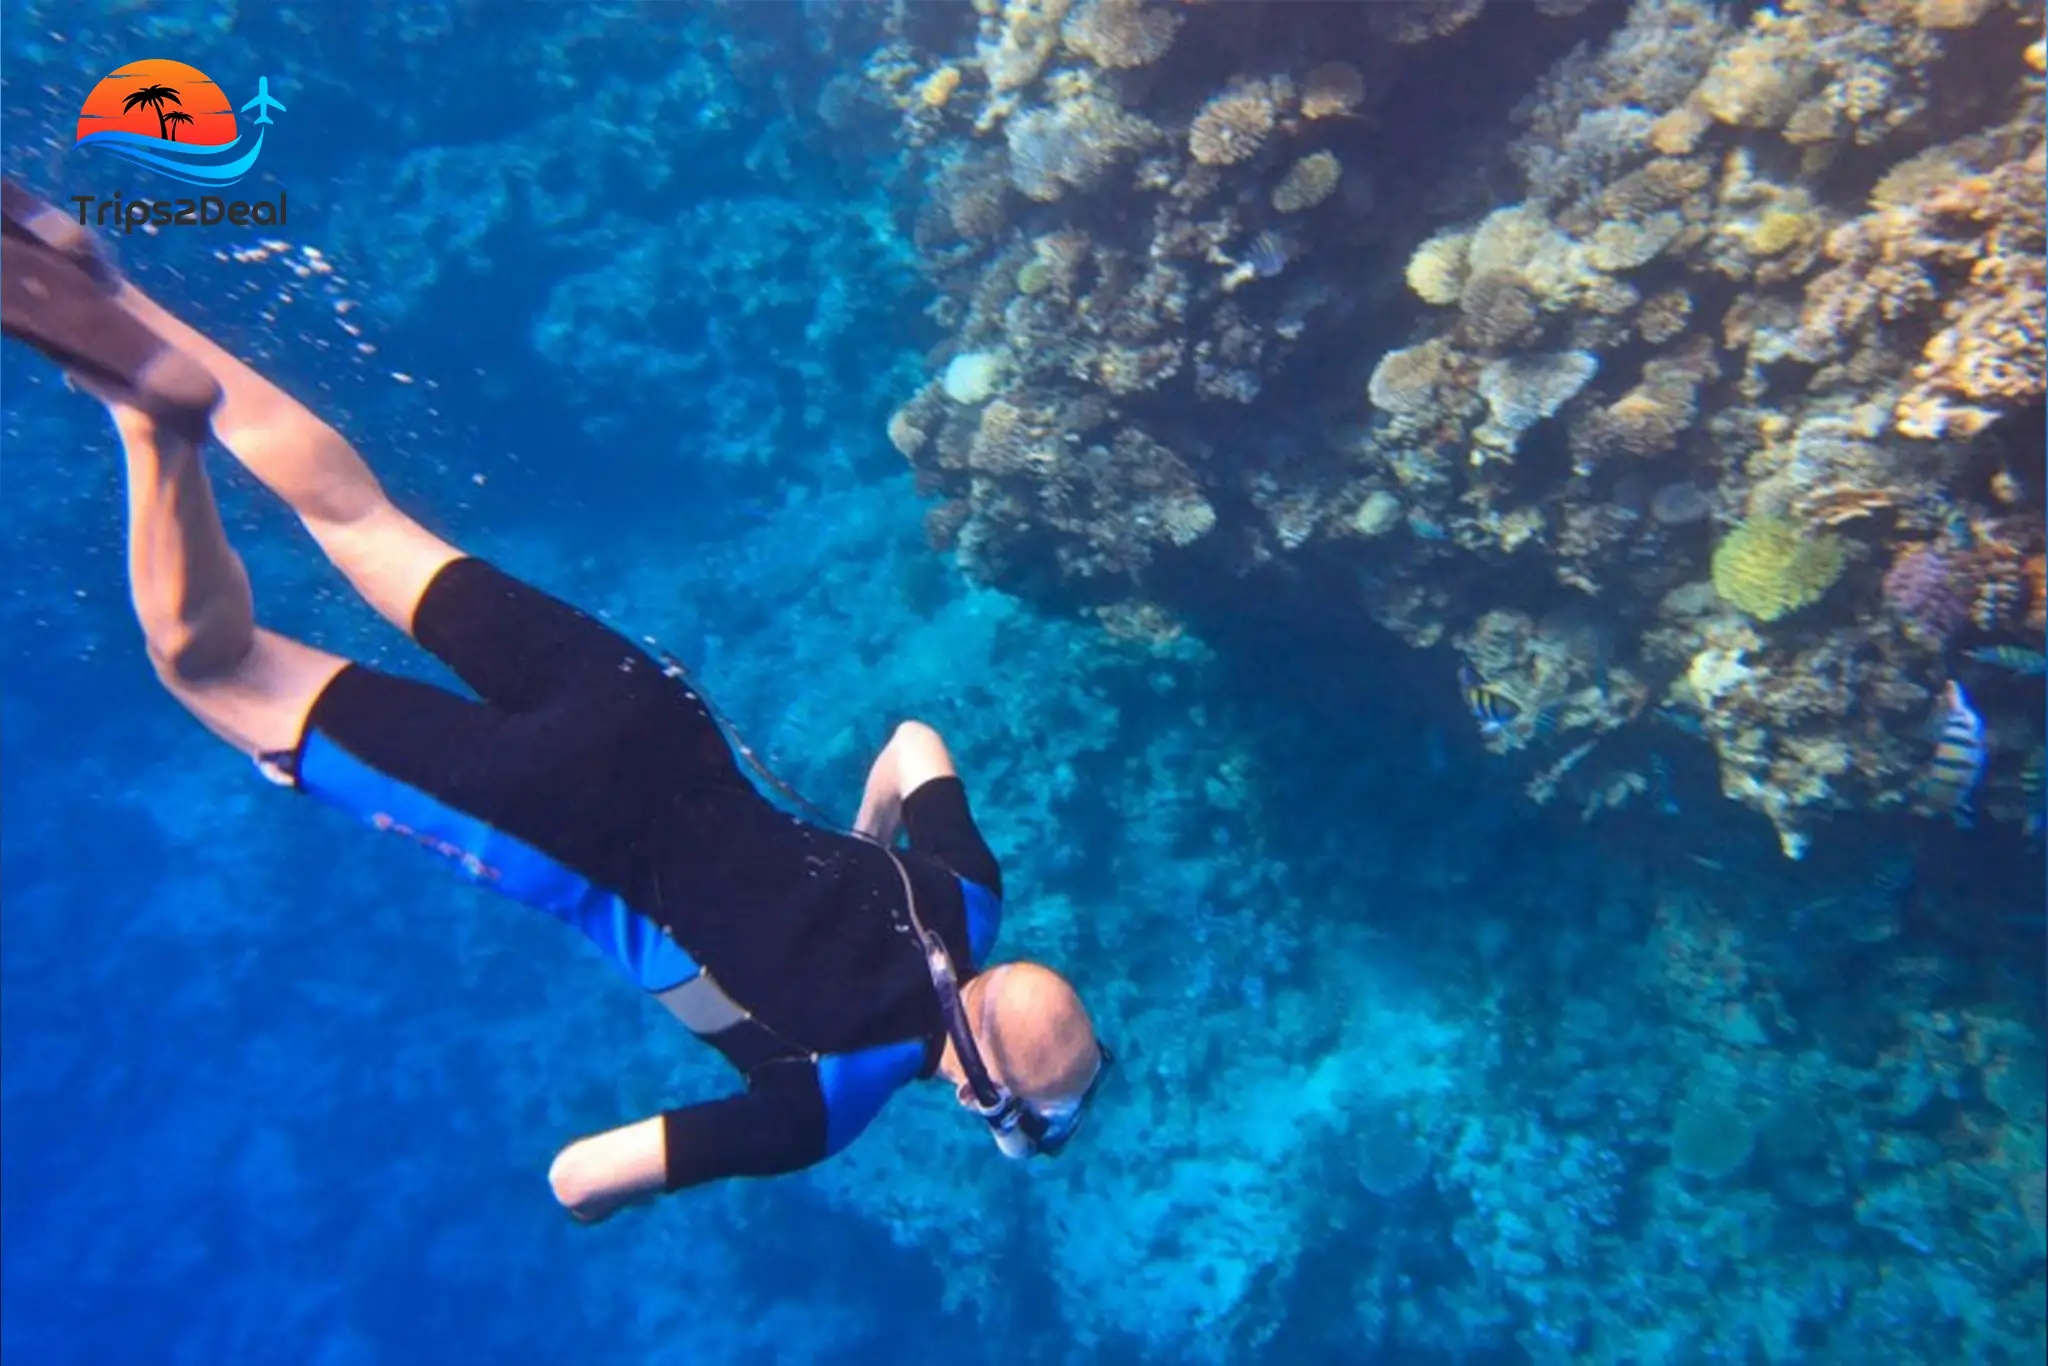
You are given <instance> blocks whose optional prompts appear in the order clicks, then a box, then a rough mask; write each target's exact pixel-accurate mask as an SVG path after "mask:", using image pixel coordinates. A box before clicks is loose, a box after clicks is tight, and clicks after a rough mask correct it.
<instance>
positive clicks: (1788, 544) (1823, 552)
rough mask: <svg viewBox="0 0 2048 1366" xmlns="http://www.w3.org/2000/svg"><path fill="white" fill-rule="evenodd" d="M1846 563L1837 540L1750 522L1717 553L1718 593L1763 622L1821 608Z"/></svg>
mask: <svg viewBox="0 0 2048 1366" xmlns="http://www.w3.org/2000/svg"><path fill="white" fill-rule="evenodd" d="M1847 563H1848V553H1847V548H1846V547H1845V546H1844V545H1843V544H1842V539H1841V538H1840V537H1839V536H1834V535H1830V534H1827V533H1822V534H1821V535H1818V536H1814V535H1808V534H1806V533H1804V532H1802V531H1801V530H1800V528H1798V527H1796V526H1794V525H1793V524H1792V523H1790V522H1787V521H1784V520H1782V519H1780V518H1776V517H1752V518H1750V519H1749V520H1748V521H1747V522H1744V523H1742V524H1741V525H1740V526H1738V527H1736V528H1735V529H1734V530H1732V531H1730V532H1729V533H1728V534H1727V535H1726V536H1725V537H1723V538H1722V540H1721V544H1720V545H1719V546H1717V547H1715V549H1714V590H1715V591H1716V592H1718V593H1719V594H1720V595H1721V596H1722V597H1724V598H1726V599H1727V600H1728V601H1729V602H1731V603H1733V604H1734V605H1735V606H1737V607H1739V608H1741V609H1742V610H1743V611H1745V612H1747V613H1749V615H1751V616H1753V617H1755V618H1756V619H1757V620H1759V621H1776V620H1777V619H1778V618H1779V617H1782V616H1784V615H1785V614H1786V613H1788V612H1795V611H1797V610H1798V609H1800V608H1802V607H1805V606H1808V605H1809V604H1811V603H1815V602H1818V601H1819V600H1820V598H1821V595H1822V594H1824V593H1826V592H1827V591H1828V589H1829V588H1831V587H1833V586H1834V582H1835V580H1836V579H1838V578H1840V577H1841V576H1842V569H1843V567H1844V566H1845V565H1846V564H1847Z"/></svg>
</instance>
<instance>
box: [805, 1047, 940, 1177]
mask: <svg viewBox="0 0 2048 1366" xmlns="http://www.w3.org/2000/svg"><path fill="white" fill-rule="evenodd" d="M923 1066H924V1044H922V1043H921V1042H919V1041H918V1040H916V1039H908V1040H905V1041H904V1042H902V1043H885V1044H878V1045H877V1046H875V1047H873V1048H863V1049H862V1050H861V1051H860V1052H858V1053H827V1054H826V1055H825V1056H823V1057H821V1058H819V1059H818V1089H819V1090H821V1091H823V1092H824V1093H825V1155H826V1156H827V1157H830V1156H831V1155H832V1154H833V1153H836V1152H838V1151H839V1150H840V1149H841V1148H844V1147H845V1146H846V1145H847V1144H849V1143H851V1142H853V1140H855V1139H856V1138H859V1137H860V1135H861V1131H862V1130H863V1129H865V1128H867V1127H868V1125H869V1124H871V1123H873V1122H874V1118H875V1116H876V1115H878V1114H880V1113H881V1112H882V1106H883V1104H884V1103H885V1102H887V1100H888V1099H889V1097H890V1096H891V1095H893V1094H895V1091H896V1088H898V1087H899V1086H903V1085H905V1084H906V1083H908V1082H909V1081H910V1079H911V1078H912V1077H915V1076H916V1075H917V1073H918V1069H920V1068H921V1067H923Z"/></svg>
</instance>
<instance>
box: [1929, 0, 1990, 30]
mask: <svg viewBox="0 0 2048 1366" xmlns="http://www.w3.org/2000/svg"><path fill="white" fill-rule="evenodd" d="M1991 3H1992V0H1920V5H1919V10H1920V12H1919V15H1918V18H1919V20H1920V24H1921V26H1922V27H1923V28H1968V27H1970V26H1971V25H1972V24H1974V23H1976V22H1977V21H1978V20H1979V19H1982V18H1983V17H1984V16H1985V15H1986V14H1987V13H1989V12H1990V10H1991Z"/></svg>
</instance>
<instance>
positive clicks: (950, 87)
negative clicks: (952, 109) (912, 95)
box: [917, 66, 960, 109]
mask: <svg viewBox="0 0 2048 1366" xmlns="http://www.w3.org/2000/svg"><path fill="white" fill-rule="evenodd" d="M959 88H960V68H959V67H957V66H942V67H940V68H939V69H938V70H937V71H934V72H933V73H932V74H931V75H929V76H927V77H925V78H924V82H923V84H921V85H919V86H918V88H917V95H918V98H919V99H921V100H923V101H924V105H925V108H927V109H944V108H945V107H946V101H947V100H950V99H952V98H953V92H954V91H955V90H958V89H959Z"/></svg>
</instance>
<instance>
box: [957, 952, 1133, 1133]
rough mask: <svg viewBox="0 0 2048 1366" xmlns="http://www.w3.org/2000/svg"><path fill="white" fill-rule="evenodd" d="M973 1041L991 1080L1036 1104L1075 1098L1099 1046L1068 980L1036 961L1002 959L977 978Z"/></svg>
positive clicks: (1091, 1076) (1095, 1060) (1092, 1075)
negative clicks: (985, 1064) (977, 998)
mask: <svg viewBox="0 0 2048 1366" xmlns="http://www.w3.org/2000/svg"><path fill="white" fill-rule="evenodd" d="M970 985H978V986H979V987H980V996H981V999H980V1001H979V1003H978V1005H977V1007H976V1008H975V1009H974V1010H973V1012H972V1014H971V1017H970V1018H972V1019H973V1020H974V1035H975V1043H976V1044H977V1045H978V1046H979V1047H980V1049H981V1054H982V1060H983V1061H984V1062H986V1063H987V1064H988V1067H989V1070H990V1071H991V1072H993V1073H994V1074H995V1077H996V1079H997V1080H998V1081H999V1082H1001V1083H1002V1084H1003V1085H1004V1086H1007V1087H1008V1088H1009V1089H1010V1090H1011V1091H1012V1092H1013V1093H1015V1094H1016V1095H1018V1096H1020V1097H1021V1098H1023V1099H1024V1100H1026V1101H1029V1102H1031V1103H1032V1104H1034V1105H1047V1104H1056V1103H1058V1102H1061V1101H1067V1100H1074V1099H1077V1098H1079V1096H1080V1095H1081V1093H1082V1092H1083V1091H1085V1090H1087V1089H1088V1083H1089V1082H1091V1081H1093V1080H1094V1079H1095V1069H1096V1067H1097V1065H1098V1063H1099V1060H1100V1057H1101V1052H1100V1050H1099V1049H1098V1047H1097V1046H1096V1042H1095V1026H1094V1024H1093V1022H1092V1021H1090V1020H1089V1018H1088V1011H1087V1009H1086V1008H1085V1007H1084V1006H1082V1004H1081V998H1080V997H1079V996H1078V995H1076V994H1075V992H1074V988H1073V986H1072V984H1070V983H1069V982H1068V981H1067V979H1066V978H1064V977H1062V976H1060V975H1059V974H1058V973H1056V972H1054V971H1053V970H1052V969H1051V968H1048V967H1044V966H1041V965H1040V964H1037V963H1005V964H1003V965H1002V966H1001V967H997V968H992V969H990V970H989V971H988V972H985V973H983V974H982V975H981V976H980V977H978V978H976V979H975V980H974V982H973V983H971V984H970Z"/></svg>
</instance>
